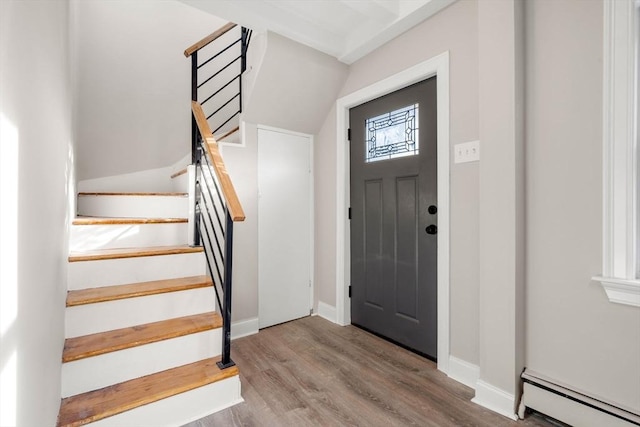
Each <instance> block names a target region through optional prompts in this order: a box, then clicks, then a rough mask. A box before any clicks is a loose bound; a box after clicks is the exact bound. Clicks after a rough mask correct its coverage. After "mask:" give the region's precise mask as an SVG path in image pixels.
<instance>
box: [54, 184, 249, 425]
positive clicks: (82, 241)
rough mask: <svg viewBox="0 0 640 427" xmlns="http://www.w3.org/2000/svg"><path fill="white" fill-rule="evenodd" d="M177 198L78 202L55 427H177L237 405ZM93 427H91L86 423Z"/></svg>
mask: <svg viewBox="0 0 640 427" xmlns="http://www.w3.org/2000/svg"><path fill="white" fill-rule="evenodd" d="M187 202H188V198H187V197H186V195H185V194H181V193H129V194H127V193H80V194H79V195H78V211H79V214H80V215H81V216H79V217H78V218H76V219H75V220H74V221H73V225H72V229H71V242H70V250H71V253H70V255H69V283H68V290H69V291H68V296H67V309H66V340H65V346H64V351H63V356H62V359H63V367H62V397H63V400H62V405H61V408H60V414H59V418H58V425H59V426H78V425H84V424H87V423H94V424H95V425H109V426H116V425H122V426H133V425H135V426H143V425H153V426H156V425H181V424H184V423H186V422H189V421H192V420H195V419H198V418H201V417H203V416H206V415H208V414H210V413H213V412H216V411H218V410H220V409H223V408H225V407H228V406H230V405H233V404H235V403H238V402H240V401H242V398H241V396H240V382H239V378H238V369H237V367H231V368H227V369H224V370H221V369H220V368H219V367H218V366H217V365H216V362H218V361H219V356H220V354H221V343H222V332H221V331H222V318H221V316H220V314H219V313H218V312H217V311H216V303H215V301H216V297H215V293H214V290H213V286H212V280H211V278H210V277H209V276H207V275H206V274H205V273H206V271H205V267H206V262H205V259H204V252H203V248H202V247H190V246H189V245H188V244H187V236H188V229H187V227H188V221H187V218H186V216H187V213H188V204H187ZM92 425H93V424H92Z"/></svg>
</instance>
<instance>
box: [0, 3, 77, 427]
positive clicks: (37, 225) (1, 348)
mask: <svg viewBox="0 0 640 427" xmlns="http://www.w3.org/2000/svg"><path fill="white" fill-rule="evenodd" d="M68 29H69V2H68V1H31V2H25V1H8V0H3V1H0V115H1V120H2V125H1V126H2V141H1V144H2V157H3V158H2V169H1V170H0V188H1V189H2V190H1V191H2V192H1V193H0V206H2V219H1V221H2V222H1V230H0V234H1V236H2V237H1V240H0V244H1V247H2V257H1V259H0V277H1V287H0V318H1V319H2V325H1V328H0V333H1V335H0V371H1V374H0V375H1V376H0V377H1V378H2V379H3V383H2V384H1V390H2V391H1V393H2V394H1V395H0V420H2V421H3V423H2V424H3V425H7V424H4V422H7V423H9V424H8V425H11V422H12V421H13V422H15V424H13V425H16V424H17V425H19V426H52V425H55V423H56V418H57V415H58V408H59V405H60V370H61V363H60V360H61V355H62V346H63V343H64V305H65V303H64V301H65V296H66V281H67V270H66V265H67V263H66V255H65V254H66V253H67V239H68V230H67V227H68V223H69V218H68V213H69V212H70V209H69V206H68V204H69V200H70V199H71V198H72V197H73V196H72V195H73V188H72V187H73V185H72V182H73V156H74V139H73V132H72V117H71V116H72V108H71V103H72V94H71V92H72V91H71V82H70V61H71V55H70V49H69V31H68ZM12 134H13V135H14V136H11V135H12ZM14 194H15V196H16V197H15V198H14V196H13V195H14ZM15 199H17V200H15ZM16 202H17V203H16ZM12 217H16V218H17V224H16V223H15V222H13V221H9V222H6V221H7V219H9V220H10V219H11V218H12ZM5 251H6V252H5ZM12 358H13V360H14V361H17V369H15V370H14V366H12V362H11V360H12ZM13 374H15V377H12V375H13ZM13 399H15V401H14V400H13ZM16 401H17V405H16V404H15V402H16Z"/></svg>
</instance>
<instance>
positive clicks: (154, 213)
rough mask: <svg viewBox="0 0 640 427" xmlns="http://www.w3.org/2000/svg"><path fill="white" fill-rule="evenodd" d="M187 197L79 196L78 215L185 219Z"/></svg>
mask: <svg viewBox="0 0 640 427" xmlns="http://www.w3.org/2000/svg"><path fill="white" fill-rule="evenodd" d="M188 205H189V198H188V197H186V196H83V195H79V196H78V215H84V216H98V217H126V218H185V217H186V216H187V213H188V211H189V206H188Z"/></svg>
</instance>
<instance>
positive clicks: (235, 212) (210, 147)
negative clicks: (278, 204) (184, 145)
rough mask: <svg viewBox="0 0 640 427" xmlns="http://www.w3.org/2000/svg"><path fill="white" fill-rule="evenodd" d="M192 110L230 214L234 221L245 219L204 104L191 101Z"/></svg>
mask: <svg viewBox="0 0 640 427" xmlns="http://www.w3.org/2000/svg"><path fill="white" fill-rule="evenodd" d="M191 111H192V112H193V117H194V118H195V120H196V124H197V126H198V129H199V130H200V135H202V139H203V140H204V141H205V142H206V143H205V144H203V145H204V147H205V151H206V155H207V156H209V161H210V163H211V166H212V167H213V169H214V170H215V172H216V176H217V177H218V181H220V187H221V191H222V195H223V197H224V199H225V201H226V202H227V209H228V210H229V215H230V216H231V219H232V220H233V221H234V222H238V221H244V218H245V216H244V211H243V210H242V205H241V204H240V199H238V195H237V194H236V189H235V188H234V187H233V183H232V182H231V178H230V177H229V173H228V172H227V168H226V167H225V165H224V160H222V156H221V155H220V150H218V143H217V141H216V139H215V138H214V137H213V134H212V133H211V128H210V127H209V123H207V118H206V116H205V114H204V111H202V106H201V105H200V104H198V102H197V101H191Z"/></svg>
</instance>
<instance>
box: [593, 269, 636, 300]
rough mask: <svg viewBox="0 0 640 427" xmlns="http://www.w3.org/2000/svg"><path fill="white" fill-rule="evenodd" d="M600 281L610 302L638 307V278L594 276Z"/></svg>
mask: <svg viewBox="0 0 640 427" xmlns="http://www.w3.org/2000/svg"><path fill="white" fill-rule="evenodd" d="M593 280H595V281H597V282H600V283H601V284H602V287H603V288H604V290H605V292H606V293H607V297H608V298H609V301H610V302H614V303H617V304H625V305H631V306H634V307H640V280H626V279H616V278H613V277H600V276H597V277H594V278H593Z"/></svg>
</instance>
